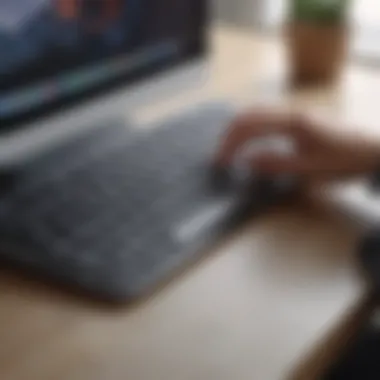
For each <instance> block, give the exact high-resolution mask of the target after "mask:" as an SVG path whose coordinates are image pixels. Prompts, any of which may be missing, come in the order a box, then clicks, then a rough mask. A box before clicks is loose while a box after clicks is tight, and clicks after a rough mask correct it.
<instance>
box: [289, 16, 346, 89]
mask: <svg viewBox="0 0 380 380" xmlns="http://www.w3.org/2000/svg"><path fill="white" fill-rule="evenodd" d="M348 34H349V33H348V28H347V27H346V26H342V25H337V26H325V25H318V24H312V23H302V22H294V23H291V24H289V25H287V27H286V35H287V38H286V40H287V53H288V58H289V69H290V75H291V80H292V82H293V83H295V84H302V83H310V82H311V83H314V82H321V81H322V82H326V81H334V80H335V79H337V77H338V76H339V74H340V72H341V69H342V66H343V64H344V62H345V58H346V51H347V41H348Z"/></svg>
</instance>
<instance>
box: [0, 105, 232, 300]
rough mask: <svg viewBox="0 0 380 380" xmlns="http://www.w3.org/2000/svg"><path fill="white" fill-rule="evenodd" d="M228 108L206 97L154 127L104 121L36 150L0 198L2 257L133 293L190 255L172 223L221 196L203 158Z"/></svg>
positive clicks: (114, 294)
mask: <svg viewBox="0 0 380 380" xmlns="http://www.w3.org/2000/svg"><path fill="white" fill-rule="evenodd" d="M232 116H233V110H232V109H228V107H226V106H225V105H207V106H206V105H205V106H203V107H202V108H197V109H195V110H192V111H189V112H188V113H187V114H182V115H180V116H179V117H175V118H171V119H170V120H168V121H165V122H163V123H162V125H160V126H158V128H156V129H154V130H153V131H152V132H142V133H133V132H130V131H128V130H127V129H126V128H124V129H123V128H120V127H118V126H116V125H109V126H105V127H104V128H100V129H98V130H97V131H95V132H94V133H93V135H92V136H91V137H90V136H84V137H82V139H78V140H77V141H75V143H68V144H66V145H64V146H62V147H60V148H57V149H54V150H52V151H51V152H48V153H46V154H44V155H42V156H40V157H38V158H36V159H34V160H33V161H32V162H30V163H29V164H28V165H27V166H25V167H23V168H22V169H21V170H19V172H18V173H17V176H16V181H15V183H14V186H13V188H12V191H10V192H9V194H5V195H4V196H3V197H2V200H1V202H0V222H1V224H0V238H1V240H0V243H1V246H2V253H1V256H0V257H2V258H4V259H5V260H7V261H10V262H12V263H15V264H19V265H24V266H26V267H27V268H29V269H34V270H35V271H36V272H38V273H40V274H43V275H45V276H47V277H50V278H52V279H55V280H58V281H60V282H64V283H65V284H68V285H73V286H75V287H79V288H81V289H84V290H87V291H90V292H91V293H93V294H94V295H98V296H105V297H107V298H122V299H124V298H129V297H135V296H138V295H140V294H141V293H143V292H144V291H145V290H147V289H148V288H150V287H152V286H154V285H155V284H157V283H158V282H159V281H160V280H162V279H163V277H165V276H167V275H168V274H169V273H170V272H171V271H173V270H174V268H175V267H177V266H179V265H183V264H184V262H185V261H186V260H187V259H191V258H193V257H194V255H196V252H195V251H196V250H194V249H188V248H189V247H184V246H183V242H179V241H177V240H176V239H175V238H173V234H172V233H171V231H173V228H175V226H176V224H177V223H179V222H180V221H181V220H182V219H183V218H184V217H185V216H186V215H189V213H190V212H192V211H193V210H196V209H197V208H199V209H201V208H202V207H203V206H205V205H208V204H210V202H211V203H212V202H215V201H218V200H219V199H220V200H222V199H224V198H225V197H226V196H227V194H225V193H224V191H222V190H218V189H216V188H215V187H213V186H210V181H209V178H210V173H209V170H210V168H209V166H210V165H209V159H210V154H212V152H214V149H215V148H216V144H217V143H218V141H219V136H220V134H221V133H223V132H224V130H225V127H226V126H227V124H228V122H229V120H230V119H231V117H232ZM189 244H190V242H189Z"/></svg>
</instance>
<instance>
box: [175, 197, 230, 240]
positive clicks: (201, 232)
mask: <svg viewBox="0 0 380 380" xmlns="http://www.w3.org/2000/svg"><path fill="white" fill-rule="evenodd" d="M235 203H236V202H235V201H234V200H233V199H232V198H229V199H226V198H224V199H217V200H213V201H210V202H207V203H205V204H203V205H201V206H199V207H195V208H194V211H192V212H190V213H189V215H188V216H187V217H186V218H184V219H183V220H181V221H180V222H179V223H177V224H176V226H175V227H173V230H172V236H173V239H174V240H175V241H176V242H178V243H182V244H183V243H188V242H192V241H194V240H196V239H199V238H203V237H207V236H209V235H210V234H213V233H215V232H218V229H219V228H222V225H223V224H224V223H225V222H226V221H227V220H228V218H229V217H231V215H232V212H233V210H234V205H235Z"/></svg>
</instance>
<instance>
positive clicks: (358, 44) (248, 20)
mask: <svg viewBox="0 0 380 380" xmlns="http://www.w3.org/2000/svg"><path fill="white" fill-rule="evenodd" d="M213 1H214V9H215V15H216V18H217V19H218V20H221V21H223V22H226V23H230V24H233V25H236V26H244V27H252V28H256V29H262V30H265V31H267V32H269V31H270V32H278V31H279V28H280V26H281V25H282V23H283V21H284V20H285V18H286V14H287V10H288V7H289V3H291V1H293V0H235V1H230V0H213ZM350 3H351V4H350V12H349V19H350V24H351V26H352V29H353V32H354V33H353V34H352V42H351V48H352V52H353V55H354V56H355V57H356V58H358V59H362V60H364V59H365V60H368V61H370V62H371V63H373V61H375V63H378V64H380V44H379V43H378V41H379V38H380V2H379V1H377V0H350Z"/></svg>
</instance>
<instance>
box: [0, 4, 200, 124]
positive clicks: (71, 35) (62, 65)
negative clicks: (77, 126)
mask: <svg viewBox="0 0 380 380" xmlns="http://www.w3.org/2000/svg"><path fill="white" fill-rule="evenodd" d="M205 3H206V0H0V126H1V127H3V126H6V125H8V124H9V123H12V122H18V121H21V120H23V119H24V118H28V117H31V116H32V117H33V116H34V115H38V114H39V113H41V112H45V111H48V110H49V109H54V107H55V106H58V105H61V104H62V103H67V102H68V103H69V102H70V101H78V100H79V98H81V97H82V96H83V97H84V96H88V95H89V94H91V93H96V92H97V91H103V90H104V89H105V88H106V87H108V86H112V85H117V84H120V83H125V82H126V81H132V80H133V79H138V78H141V77H145V76H146V75H148V74H150V73H153V72H155V71H157V70H160V69H163V68H164V67H168V66H170V65H173V64H175V63H177V62H181V61H183V60H185V59H188V58H190V57H193V56H195V55H197V54H199V53H201V52H202V51H203V48H204V42H205V23H206V15H205V10H206V6H205Z"/></svg>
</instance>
